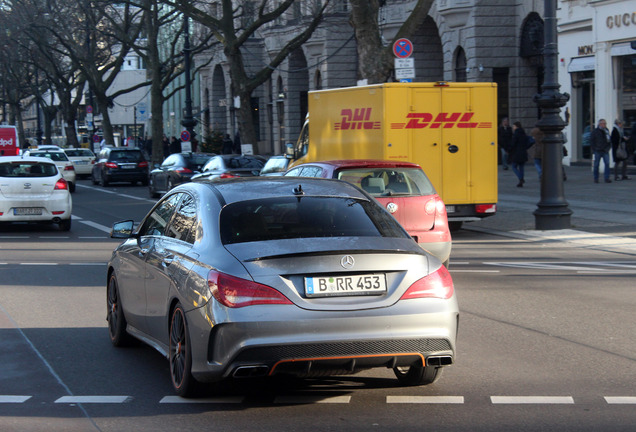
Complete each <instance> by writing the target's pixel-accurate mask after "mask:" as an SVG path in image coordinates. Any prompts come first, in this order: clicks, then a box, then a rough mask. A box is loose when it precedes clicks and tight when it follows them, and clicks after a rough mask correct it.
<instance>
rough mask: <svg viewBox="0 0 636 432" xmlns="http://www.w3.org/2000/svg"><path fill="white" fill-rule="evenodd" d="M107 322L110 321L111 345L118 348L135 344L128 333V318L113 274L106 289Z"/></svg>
mask: <svg viewBox="0 0 636 432" xmlns="http://www.w3.org/2000/svg"><path fill="white" fill-rule="evenodd" d="M106 309H107V310H106V321H108V335H109V336H110V341H111V343H112V344H113V345H114V346H116V347H122V346H128V345H131V344H132V342H133V338H132V336H130V335H129V334H128V332H126V326H127V323H126V317H124V310H123V308H122V306H121V298H120V296H119V286H118V284H117V278H116V277H115V274H114V273H113V274H112V275H111V276H110V279H109V280H108V287H107V289H106Z"/></svg>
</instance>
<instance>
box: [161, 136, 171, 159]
mask: <svg viewBox="0 0 636 432" xmlns="http://www.w3.org/2000/svg"><path fill="white" fill-rule="evenodd" d="M161 149H162V150H163V158H164V159H165V158H167V157H168V156H170V141H169V140H168V137H167V136H165V135H164V136H163V138H162V139H161Z"/></svg>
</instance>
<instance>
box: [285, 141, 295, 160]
mask: <svg viewBox="0 0 636 432" xmlns="http://www.w3.org/2000/svg"><path fill="white" fill-rule="evenodd" d="M285 156H287V157H288V158H293V157H294V143H287V144H285Z"/></svg>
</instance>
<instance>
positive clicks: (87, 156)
mask: <svg viewBox="0 0 636 432" xmlns="http://www.w3.org/2000/svg"><path fill="white" fill-rule="evenodd" d="M64 153H66V156H68V158H69V159H70V160H71V162H73V166H74V167H75V173H76V174H77V175H78V176H80V177H89V176H90V175H91V172H92V170H93V165H95V159H96V158H95V153H93V152H92V151H90V150H89V149H87V148H67V149H64Z"/></svg>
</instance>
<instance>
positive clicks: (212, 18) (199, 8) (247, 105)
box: [164, 0, 330, 143]
mask: <svg viewBox="0 0 636 432" xmlns="http://www.w3.org/2000/svg"><path fill="white" fill-rule="evenodd" d="M295 1H296V0H283V1H280V2H279V3H278V5H275V4H273V2H271V1H269V0H259V1H256V0H254V1H242V2H237V1H232V0H214V1H203V0H201V1H196V2H194V1H191V0H164V3H166V4H168V5H170V6H173V7H175V8H177V9H179V10H180V11H182V12H183V13H185V14H186V15H188V16H189V17H191V18H192V19H193V20H194V21H196V22H198V23H199V24H201V25H203V26H205V27H207V28H209V29H210V30H211V31H212V33H213V34H214V37H215V38H216V40H217V42H218V43H220V44H221V45H222V47H223V53H224V54H225V57H226V59H227V62H228V65H229V70H230V79H231V87H232V93H233V95H234V96H235V97H238V98H239V99H240V107H239V109H238V110H237V123H238V128H239V132H240V134H241V138H242V140H243V141H244V142H250V143H255V142H256V141H257V138H256V130H255V127H254V123H253V119H252V111H251V95H252V93H253V92H254V90H255V89H256V88H257V87H259V86H260V85H262V84H263V83H265V82H266V81H267V80H268V79H269V78H270V77H271V75H272V73H273V72H274V70H275V69H276V67H278V66H279V65H280V64H281V63H282V62H283V61H284V60H285V59H286V58H287V56H288V55H289V54H290V53H292V52H293V51H294V50H295V49H297V48H299V47H300V46H302V45H303V44H304V43H305V42H306V41H307V40H308V39H309V38H310V37H311V35H312V33H313V32H314V30H315V29H316V28H317V27H318V25H319V24H320V22H321V21H322V18H323V13H324V11H325V8H326V7H327V6H328V4H329V1H330V0H315V1H314V2H312V5H313V7H314V9H313V11H312V13H311V18H309V17H306V19H305V20H302V22H300V23H299V24H298V28H297V31H296V32H293V33H294V34H295V36H294V37H292V38H291V39H290V40H289V41H288V42H287V43H286V44H285V45H283V46H282V47H281V49H280V50H279V51H278V52H277V53H276V55H275V56H274V57H273V58H272V59H271V60H270V61H269V63H268V64H267V65H266V66H265V67H263V68H261V69H260V70H257V71H256V72H254V73H249V72H248V69H247V68H246V65H245V62H244V58H243V54H244V53H243V50H242V49H243V48H244V46H245V44H246V43H247V42H249V41H250V40H251V39H252V38H254V36H255V33H256V32H257V31H258V30H259V29H261V28H262V27H263V26H265V25H266V24H268V23H270V22H272V21H274V20H276V19H277V18H279V17H280V16H281V15H283V14H284V13H285V12H287V11H288V9H289V8H290V7H291V6H292V4H293V3H294V2H295ZM219 4H220V8H219V10H218V11H217V8H216V7H213V6H215V5H219ZM213 11H214V12H213Z"/></svg>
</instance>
